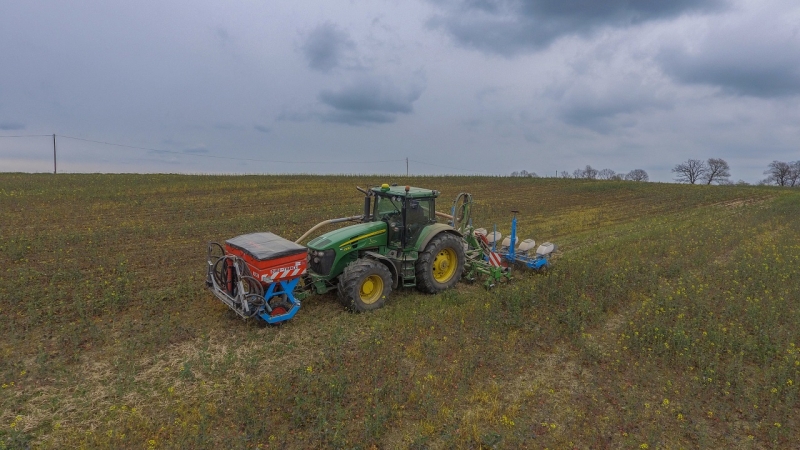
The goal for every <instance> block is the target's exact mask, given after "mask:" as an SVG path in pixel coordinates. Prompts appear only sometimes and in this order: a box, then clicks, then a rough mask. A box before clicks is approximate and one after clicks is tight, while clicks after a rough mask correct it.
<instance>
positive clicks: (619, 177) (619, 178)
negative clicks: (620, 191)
mask: <svg viewBox="0 0 800 450" xmlns="http://www.w3.org/2000/svg"><path fill="white" fill-rule="evenodd" d="M624 179H625V175H623V174H621V173H615V174H614V176H612V177H611V178H609V180H614V181H622V180H624ZM645 181H647V180H645Z"/></svg>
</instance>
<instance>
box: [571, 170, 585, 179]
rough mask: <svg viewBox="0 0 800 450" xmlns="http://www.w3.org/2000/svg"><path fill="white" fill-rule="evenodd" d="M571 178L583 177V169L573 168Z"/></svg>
mask: <svg viewBox="0 0 800 450" xmlns="http://www.w3.org/2000/svg"><path fill="white" fill-rule="evenodd" d="M572 178H583V170H581V169H575V170H573V171H572Z"/></svg>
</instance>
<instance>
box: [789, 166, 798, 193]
mask: <svg viewBox="0 0 800 450" xmlns="http://www.w3.org/2000/svg"><path fill="white" fill-rule="evenodd" d="M789 165H790V166H792V170H791V172H789V186H792V187H794V186H800V161H794V162H790V163H789Z"/></svg>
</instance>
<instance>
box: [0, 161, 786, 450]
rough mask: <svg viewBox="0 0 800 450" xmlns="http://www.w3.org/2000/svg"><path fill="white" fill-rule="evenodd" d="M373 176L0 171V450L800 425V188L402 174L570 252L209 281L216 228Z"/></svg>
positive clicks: (495, 441)
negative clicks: (450, 276)
mask: <svg viewBox="0 0 800 450" xmlns="http://www.w3.org/2000/svg"><path fill="white" fill-rule="evenodd" d="M384 181H388V180H385V179H383V178H381V177H374V176H372V177H369V176H367V177H315V176H292V177H289V176H274V177H259V176H248V177H205V176H177V175H57V176H53V175H21V174H0V217H1V218H2V220H0V318H1V319H2V320H1V321H0V383H2V390H0V449H3V448H19V447H23V448H24V447H26V446H31V447H37V448H38V447H41V448H74V447H87V448H97V447H105V448H144V449H149V448H187V447H188V448H308V447H323V448H336V447H343V448H365V449H366V448H453V447H455V448H477V447H484V448H525V447H527V448H545V447H550V448H571V447H577V448H698V447H699V448H708V447H716V448H770V447H784V448H785V447H789V446H791V445H795V444H796V443H797V442H798V440H799V439H800V432H798V430H800V414H799V413H800V411H798V406H800V404H799V403H798V384H799V383H800V348H798V347H797V345H800V329H798V327H797V323H798V322H800V320H799V319H800V309H799V308H798V299H800V275H799V274H798V271H797V267H798V262H800V221H798V220H797V218H798V212H800V191H797V190H788V189H778V188H769V187H734V186H720V187H714V186H712V187H708V186H679V185H668V184H656V183H633V182H607V181H597V182H583V181H577V180H560V179H520V178H517V179H515V178H470V177H443V178H412V179H410V180H406V179H402V178H398V179H395V180H391V181H396V182H398V183H410V184H412V185H417V186H424V187H431V188H436V189H439V190H441V191H442V192H443V195H442V198H443V199H445V201H444V202H442V203H440V208H439V209H440V210H446V209H448V208H449V206H445V203H447V201H448V199H451V198H454V197H455V195H456V194H457V193H459V192H461V191H468V192H471V193H472V194H473V195H474V197H475V199H476V203H477V205H476V207H475V208H474V211H475V212H474V218H475V223H476V224H477V225H480V226H484V227H487V228H491V226H492V225H493V224H495V223H496V224H497V226H498V229H499V230H500V231H502V232H504V233H507V232H508V228H509V224H510V214H509V212H508V211H509V210H511V209H519V210H520V211H521V212H520V228H521V230H520V236H521V237H522V238H527V237H532V238H535V239H536V240H537V241H545V240H552V241H554V242H556V243H558V244H559V246H560V248H561V251H560V253H559V254H558V255H557V259H556V260H555V261H554V268H553V270H552V271H551V272H550V274H549V275H545V276H542V275H533V274H529V273H526V272H525V271H524V270H519V271H516V272H515V280H514V281H513V282H511V283H508V284H505V285H501V286H498V287H496V288H495V289H493V290H491V291H486V290H484V289H483V288H482V286H481V285H480V284H475V285H469V284H464V283H462V284H460V285H459V286H458V288H457V289H455V290H452V291H448V292H445V293H442V294H440V295H436V296H426V295H421V294H418V293H416V292H414V291H409V290H406V291H400V292H394V293H393V295H392V298H391V299H390V301H389V302H388V303H387V306H386V307H385V308H384V309H382V310H380V311H377V312H375V313H372V314H363V315H354V314H349V313H347V312H345V311H343V310H342V308H341V307H340V306H339V304H338V302H337V301H336V300H335V298H334V296H333V295H326V296H319V297H313V298H310V299H308V300H307V301H306V302H304V304H303V308H302V309H301V310H300V312H299V313H298V315H297V317H296V318H295V319H294V320H292V321H291V322H289V323H287V324H286V325H284V326H280V327H264V326H261V325H259V324H258V323H257V322H255V321H250V322H243V321H241V320H238V319H237V318H236V316H235V314H233V313H232V312H230V311H228V310H227V307H226V306H224V305H223V304H222V303H220V302H219V301H218V300H216V299H215V298H214V297H213V296H212V295H211V294H209V293H208V292H206V291H205V290H204V289H203V279H204V267H205V260H204V258H205V244H206V242H207V241H209V240H224V239H226V238H230V237H233V236H236V235H238V234H243V233H248V232H253V231H273V232H275V233H277V234H279V235H282V236H284V237H287V238H291V239H294V238H296V237H298V236H299V235H300V234H302V233H303V232H304V231H305V230H306V229H308V228H309V227H311V226H312V225H313V224H315V223H317V222H318V221H320V220H322V219H326V218H333V217H342V216H347V215H353V214H358V213H359V212H360V208H361V205H362V202H361V197H360V194H358V192H357V191H356V190H355V189H354V185H356V184H359V185H361V186H365V185H374V184H379V183H381V182H384Z"/></svg>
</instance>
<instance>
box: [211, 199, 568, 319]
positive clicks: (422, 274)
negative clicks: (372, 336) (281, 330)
mask: <svg viewBox="0 0 800 450" xmlns="http://www.w3.org/2000/svg"><path fill="white" fill-rule="evenodd" d="M358 189H359V191H361V192H362V193H363V194H364V211H363V214H362V215H360V216H351V217H344V218H341V219H331V220H326V221H323V222H321V223H319V224H317V225H316V226H315V227H313V228H312V229H311V230H309V231H308V232H307V233H305V234H304V235H303V236H301V237H300V238H299V239H297V241H295V242H291V241H289V240H287V239H284V238H281V237H280V236H277V235H275V234H272V233H252V234H246V235H242V236H238V237H236V238H233V239H230V240H228V241H226V242H225V245H224V247H223V246H222V245H219V244H216V243H211V244H209V252H208V275H207V280H206V285H207V286H208V287H209V289H211V291H212V292H213V293H214V295H215V296H216V297H217V298H218V299H220V300H221V301H222V302H223V303H225V304H226V305H228V306H229V307H230V308H231V309H233V310H234V311H236V313H237V314H239V315H240V316H241V317H243V318H248V317H260V318H261V319H263V320H264V321H266V322H267V323H279V322H282V321H285V320H289V319H291V318H292V317H293V316H294V315H295V314H296V313H297V310H298V309H299V308H300V300H302V299H303V298H304V297H306V296H307V295H310V294H324V293H326V292H330V291H335V292H336V293H337V296H338V298H339V300H340V301H341V302H342V304H343V305H344V306H345V307H346V308H348V309H350V310H353V311H357V312H362V311H369V310H373V309H378V308H380V307H382V306H383V305H384V304H385V302H386V300H387V299H388V298H389V295H390V293H391V292H392V290H396V289H402V288H410V287H414V288H416V289H418V290H420V291H422V292H424V293H429V294H434V293H437V292H440V291H443V290H445V289H448V288H450V287H452V286H454V285H455V284H456V283H458V281H459V280H460V279H461V278H462V277H464V278H466V279H468V280H475V279H477V278H479V277H481V278H484V279H485V280H486V281H485V284H486V286H487V287H490V286H493V285H494V284H495V283H497V282H499V281H502V280H507V279H509V278H510V276H511V275H510V270H511V269H510V265H509V263H512V265H513V263H515V262H521V263H523V264H525V265H526V266H527V267H530V268H533V269H537V270H538V269H542V268H544V267H546V266H547V265H548V264H549V263H548V258H549V255H550V253H552V251H553V250H554V246H552V244H549V243H546V244H544V245H542V246H540V247H539V249H538V250H537V252H536V254H535V255H534V254H529V251H530V248H529V247H531V248H532V246H533V244H532V240H529V239H528V240H525V241H523V242H522V243H521V244H520V245H519V246H518V247H517V246H515V245H506V246H501V248H500V249H499V250H498V249H497V243H496V241H497V240H499V233H497V232H496V231H495V232H493V233H491V234H488V233H486V231H485V230H483V229H477V230H476V229H474V228H473V227H472V221H471V219H470V213H471V209H472V196H471V195H470V194H467V193H462V194H459V196H458V197H457V198H456V200H455V202H453V205H452V207H451V210H450V214H445V213H441V212H438V211H436V199H437V198H438V197H439V191H435V190H431V189H423V188H415V187H410V186H404V187H398V186H396V185H391V186H390V185H388V184H383V185H381V186H378V187H373V188H370V189H361V188H358ZM439 219H444V220H446V223H442V222H439ZM347 221H351V222H356V223H355V224H353V225H350V226H346V227H343V228H340V229H337V230H333V231H330V232H327V233H324V234H322V235H320V236H317V237H315V238H313V239H311V240H310V241H309V242H308V244H306V246H303V245H300V242H302V241H303V239H305V238H306V237H307V236H309V235H310V234H311V233H312V232H313V231H315V230H316V229H318V228H319V227H321V226H323V225H327V224H333V223H341V222H347ZM511 234H512V236H511V240H512V242H514V243H517V242H516V240H515V238H516V215H515V217H514V219H513V221H512V231H511ZM526 245H527V246H526ZM548 245H549V246H550V247H548ZM540 250H542V251H543V252H540Z"/></svg>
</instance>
